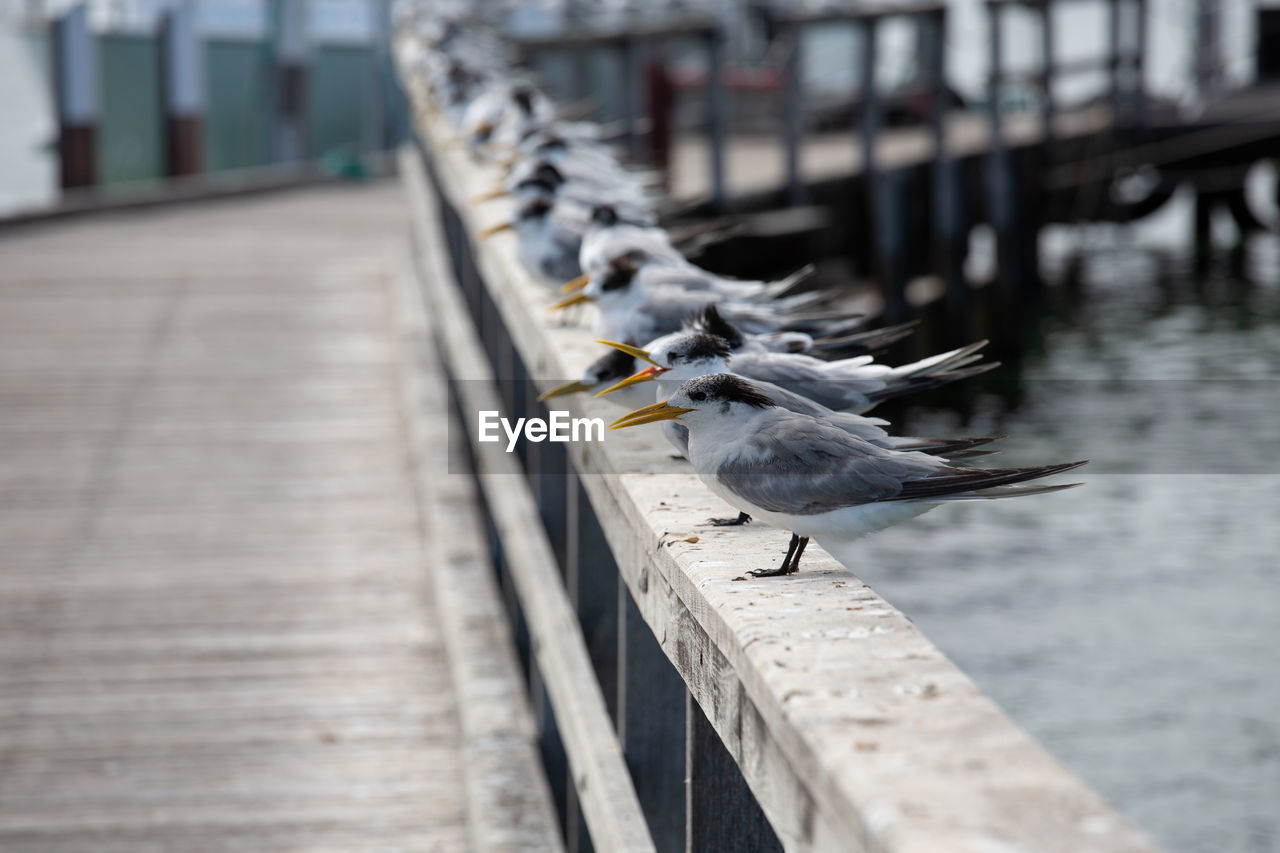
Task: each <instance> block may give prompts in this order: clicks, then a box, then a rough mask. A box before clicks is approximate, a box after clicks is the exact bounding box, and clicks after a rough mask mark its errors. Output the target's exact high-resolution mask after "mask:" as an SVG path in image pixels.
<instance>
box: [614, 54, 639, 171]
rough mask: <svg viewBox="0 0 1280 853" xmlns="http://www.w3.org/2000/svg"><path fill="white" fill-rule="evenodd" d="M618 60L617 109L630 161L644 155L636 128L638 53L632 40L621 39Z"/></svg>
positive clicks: (637, 128)
mask: <svg viewBox="0 0 1280 853" xmlns="http://www.w3.org/2000/svg"><path fill="white" fill-rule="evenodd" d="M618 58H619V60H620V62H621V65H622V68H621V73H620V75H619V80H618V107H619V111H620V112H621V113H622V126H623V127H624V128H625V129H626V139H627V153H628V154H630V155H631V159H632V160H640V159H641V158H642V157H643V155H644V140H643V138H642V136H641V134H640V129H639V127H638V125H639V121H640V108H639V106H638V103H639V97H638V96H637V93H636V85H637V81H638V80H639V79H640V52H639V48H638V46H637V45H636V43H635V42H634V41H633V40H632V39H623V40H622V42H621V43H620V44H619V46H618Z"/></svg>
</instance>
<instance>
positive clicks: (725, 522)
mask: <svg viewBox="0 0 1280 853" xmlns="http://www.w3.org/2000/svg"><path fill="white" fill-rule="evenodd" d="M749 521H751V516H749V515H747V514H746V513H745V512H740V513H738V517H737V518H708V519H707V523H708V524H710V525H712V526H713V527H741V526H742V525H744V524H746V523H748V522H749Z"/></svg>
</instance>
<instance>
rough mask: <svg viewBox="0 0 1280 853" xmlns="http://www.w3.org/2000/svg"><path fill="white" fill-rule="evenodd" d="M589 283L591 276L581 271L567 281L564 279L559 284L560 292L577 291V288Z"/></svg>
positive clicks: (580, 288)
mask: <svg viewBox="0 0 1280 853" xmlns="http://www.w3.org/2000/svg"><path fill="white" fill-rule="evenodd" d="M590 283H591V276H589V275H587V274H586V273H583V274H582V275H580V276H578V277H577V278H574V279H570V280H569V281H566V282H565V283H564V284H562V285H560V292H561V293H577V292H578V291H579V290H582V288H584V287H586V286H587V285H588V284H590Z"/></svg>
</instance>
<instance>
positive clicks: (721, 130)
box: [705, 27, 729, 211]
mask: <svg viewBox="0 0 1280 853" xmlns="http://www.w3.org/2000/svg"><path fill="white" fill-rule="evenodd" d="M705 40H706V46H707V101H706V102H707V131H708V133H709V134H710V137H711V139H710V142H711V146H710V147H711V164H710V165H711V205H712V207H713V208H714V209H715V210H717V211H722V210H724V209H725V208H726V207H728V204H729V200H728V192H727V189H726V187H725V172H724V169H725V146H726V144H727V142H728V140H727V135H728V131H729V127H728V125H729V104H728V95H727V93H726V92H725V86H724V33H723V32H722V31H721V29H720V28H719V27H716V28H714V29H713V30H711V31H710V33H709V34H708V35H707V36H705Z"/></svg>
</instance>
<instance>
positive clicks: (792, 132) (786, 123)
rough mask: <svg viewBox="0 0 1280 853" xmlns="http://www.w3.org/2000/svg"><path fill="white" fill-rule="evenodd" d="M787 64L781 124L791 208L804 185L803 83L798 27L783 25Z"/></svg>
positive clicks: (801, 200) (801, 198) (800, 198)
mask: <svg viewBox="0 0 1280 853" xmlns="http://www.w3.org/2000/svg"><path fill="white" fill-rule="evenodd" d="M783 37H784V38H785V39H786V50H787V54H786V64H785V66H784V67H783V72H782V73H783V86H784V90H783V93H784V94H783V102H782V121H783V133H784V147H785V150H786V158H787V162H786V168H787V201H788V202H789V203H790V204H792V205H793V206H798V205H801V204H804V201H805V191H804V184H803V183H802V181H801V179H800V145H801V143H802V142H803V139H804V102H803V97H804V79H803V74H804V71H803V67H802V66H803V63H802V62H801V59H802V56H801V50H800V40H801V39H800V37H801V32H800V27H799V26H798V25H797V24H795V23H789V24H786V29H785V30H784V36H783Z"/></svg>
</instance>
